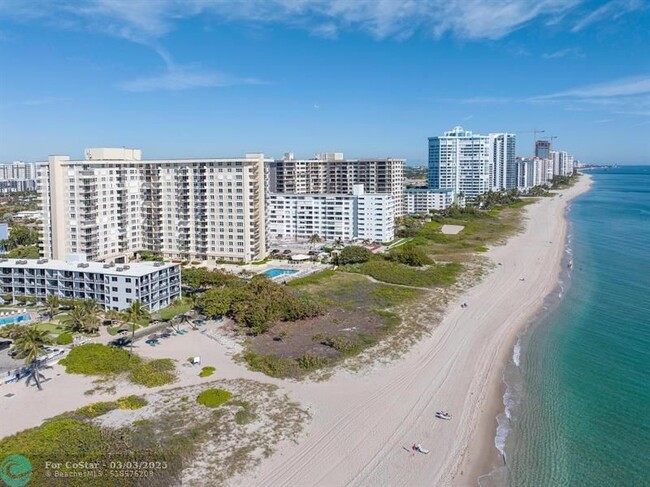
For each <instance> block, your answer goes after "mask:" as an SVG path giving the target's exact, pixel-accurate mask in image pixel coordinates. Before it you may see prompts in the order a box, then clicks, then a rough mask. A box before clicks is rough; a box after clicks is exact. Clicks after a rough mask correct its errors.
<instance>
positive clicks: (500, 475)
mask: <svg viewBox="0 0 650 487" xmlns="http://www.w3.org/2000/svg"><path fill="white" fill-rule="evenodd" d="M590 173H591V174H592V176H593V180H594V186H593V188H592V189H591V191H589V192H588V193H585V194H584V195H582V196H580V197H579V198H577V199H576V200H574V201H573V202H572V203H571V204H570V207H569V209H568V217H569V222H570V230H569V233H570V234H569V238H568V242H567V249H566V251H567V256H566V260H565V269H566V271H565V273H564V274H563V275H562V276H561V278H560V282H559V283H558V284H559V285H558V290H557V292H556V293H555V294H554V295H553V296H550V297H549V298H548V299H547V303H546V305H545V312H544V313H542V315H541V316H540V317H539V319H538V320H537V321H536V322H535V323H532V324H531V325H530V326H529V327H528V329H527V330H526V331H524V332H522V334H521V335H520V337H519V340H518V342H517V345H516V346H515V349H514V352H513V359H512V363H511V364H509V365H508V366H507V367H506V370H505V372H504V379H505V381H506V384H507V390H506V394H505V396H504V404H505V405H506V412H505V413H504V414H501V415H500V416H499V418H498V420H499V428H498V431H497V438H496V444H497V447H499V449H500V450H501V451H502V452H503V453H504V463H505V466H503V467H500V468H499V469H498V470H497V471H495V472H493V473H492V475H490V476H487V477H484V478H482V479H481V485H482V486H488V485H508V486H512V487H528V486H530V487H537V486H589V487H600V486H603V487H605V486H607V487H610V486H625V487H627V486H630V487H633V486H650V166H636V167H630V166H628V167H620V168H610V169H608V170H594V171H590ZM569 262H572V267H571V269H570V270H569V268H568V267H569V266H568V263H569Z"/></svg>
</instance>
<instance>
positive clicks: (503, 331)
mask: <svg viewBox="0 0 650 487" xmlns="http://www.w3.org/2000/svg"><path fill="white" fill-rule="evenodd" d="M589 184H590V183H589V179H588V178H587V177H584V178H582V180H581V181H580V183H579V184H578V185H576V186H575V187H574V188H571V189H569V190H567V191H566V192H565V195H564V197H563V198H559V197H555V198H545V199H542V200H540V201H539V202H537V203H535V204H533V205H531V206H529V207H528V210H527V211H528V219H529V221H528V224H527V228H526V231H525V232H524V233H522V234H521V235H518V236H516V237H514V238H512V239H511V240H510V241H509V242H508V243H507V244H506V245H505V246H502V247H496V248H494V249H492V250H491V251H490V257H491V258H492V259H493V260H494V261H495V262H501V265H497V266H496V268H495V269H494V271H493V272H492V273H491V274H490V275H489V276H488V277H487V278H486V279H485V280H484V281H483V282H482V283H481V284H479V285H477V286H475V287H474V288H472V289H471V290H469V291H468V292H467V293H466V294H465V295H463V296H462V297H461V298H460V299H459V300H458V301H457V302H456V303H453V304H452V305H451V306H450V310H449V312H448V314H447V315H446V317H445V318H444V320H443V322H442V323H441V324H440V326H438V327H437V328H436V329H435V331H434V332H433V334H432V335H431V336H430V337H427V338H426V339H424V340H423V341H422V342H420V343H419V344H418V345H417V346H415V347H414V348H413V350H412V351H411V352H410V353H409V354H408V355H407V356H406V357H405V358H404V359H403V360H401V361H400V362H398V363H397V364H395V365H393V366H390V367H385V368H380V369H377V370H374V371H373V372H371V373H368V374H366V375H363V376H354V375H349V374H345V373H344V374H339V375H337V376H336V377H335V378H333V379H332V380H330V381H329V382H327V383H318V384H288V385H287V386H286V387H287V388H288V389H290V390H292V392H293V394H292V395H293V396H294V397H296V398H298V399H301V400H302V401H304V402H306V403H308V404H311V405H312V413H313V415H314V419H313V421H312V424H311V426H310V428H309V431H308V434H307V436H306V437H305V439H304V440H302V441H300V442H299V444H297V445H285V446H284V447H283V448H282V449H281V450H280V451H279V452H278V453H276V454H275V455H274V456H272V457H271V458H270V459H269V460H267V461H266V462H264V463H263V464H262V466H261V467H260V468H259V469H258V470H257V471H255V472H253V474H251V475H250V476H248V477H247V478H245V479H237V480H236V481H235V482H233V484H239V485H260V486H279V485H282V486H308V485H309V486H311V485H319V486H342V485H372V486H376V485H386V486H397V485H411V486H412V485H418V486H420V485H436V486H441V485H477V477H478V475H479V474H480V473H485V472H484V471H483V472H482V471H481V470H482V469H484V468H487V467H488V464H489V463H490V462H491V461H493V460H494V457H495V456H496V450H495V448H494V434H495V427H496V422H495V419H494V418H495V415H496V413H497V410H498V409H499V407H500V401H501V392H500V383H501V374H502V370H503V366H504V364H505V363H506V361H507V360H508V359H509V358H510V355H511V351H512V346H513V343H514V339H515V337H516V334H517V332H518V331H519V330H520V329H521V328H522V326H524V325H525V324H526V323H527V322H528V321H529V320H530V319H531V318H532V317H533V316H534V315H535V313H537V311H538V310H539V308H540V307H541V305H542V303H543V300H544V298H545V297H546V296H547V295H548V294H549V293H550V292H552V291H553V289H554V288H555V287H556V286H557V279H558V274H559V271H560V265H561V259H562V256H563V252H564V240H565V234H566V221H565V219H564V211H565V207H566V204H567V202H568V201H569V200H570V199H571V198H572V197H574V196H576V195H578V194H580V193H582V192H584V191H586V190H587V189H588V187H589ZM522 278H523V279H524V280H523V281H522V280H521V279H522ZM462 302H467V303H468V304H469V306H468V307H467V308H461V307H460V303H462ZM439 409H444V410H447V411H450V412H452V413H453V414H454V418H453V420H452V421H449V422H446V421H441V420H436V419H435V417H434V413H435V412H436V411H437V410H439ZM413 443H421V444H422V445H423V446H424V447H426V448H429V449H430V450H431V452H430V453H429V454H428V455H422V454H415V455H412V454H411V452H410V451H407V450H408V449H409V447H410V445H412V444H413ZM403 447H406V449H405V448H403Z"/></svg>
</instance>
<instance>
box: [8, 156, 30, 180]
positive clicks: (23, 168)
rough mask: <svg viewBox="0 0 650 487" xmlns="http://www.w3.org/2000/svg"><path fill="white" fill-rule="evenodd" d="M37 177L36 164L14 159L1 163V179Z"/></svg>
mask: <svg viewBox="0 0 650 487" xmlns="http://www.w3.org/2000/svg"><path fill="white" fill-rule="evenodd" d="M34 179H36V164H35V163H33V162H20V161H14V162H12V163H11V164H0V181H31V180H34Z"/></svg>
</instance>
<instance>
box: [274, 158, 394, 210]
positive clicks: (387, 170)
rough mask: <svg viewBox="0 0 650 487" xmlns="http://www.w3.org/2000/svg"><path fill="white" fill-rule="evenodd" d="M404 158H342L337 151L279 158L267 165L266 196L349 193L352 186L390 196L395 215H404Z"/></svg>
mask: <svg viewBox="0 0 650 487" xmlns="http://www.w3.org/2000/svg"><path fill="white" fill-rule="evenodd" d="M404 163H405V160H404V159H393V158H387V159H345V158H344V156H343V154H342V153H341V152H333V153H324V154H316V156H315V157H314V158H313V159H295V158H294V157H293V154H285V156H284V158H283V159H279V160H276V161H273V162H272V163H271V164H269V168H268V169H269V170H268V181H267V183H268V190H269V193H290V194H352V193H353V186H354V185H355V184H363V186H364V188H365V191H366V193H372V194H382V193H385V194H390V195H392V197H393V201H394V204H395V216H401V215H403V213H404V204H403V193H404Z"/></svg>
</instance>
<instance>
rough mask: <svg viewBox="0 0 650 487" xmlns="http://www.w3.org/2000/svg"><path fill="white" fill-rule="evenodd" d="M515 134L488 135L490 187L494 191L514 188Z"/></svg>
mask: <svg viewBox="0 0 650 487" xmlns="http://www.w3.org/2000/svg"><path fill="white" fill-rule="evenodd" d="M515 137H516V136H515V134H508V133H503V134H490V186H491V189H492V190H494V191H501V190H504V189H512V188H515V187H516V186H517V185H516V181H515V159H516V157H515V140H516V139H515Z"/></svg>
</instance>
